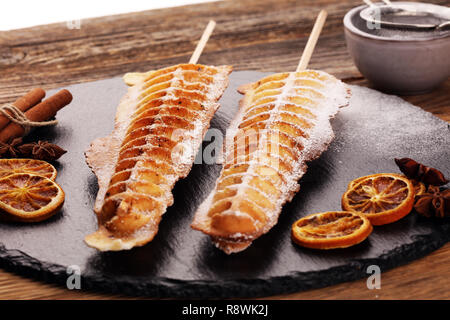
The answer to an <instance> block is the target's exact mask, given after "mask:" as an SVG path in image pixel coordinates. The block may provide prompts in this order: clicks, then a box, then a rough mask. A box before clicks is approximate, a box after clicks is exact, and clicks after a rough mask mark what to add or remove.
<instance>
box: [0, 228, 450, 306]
mask: <svg viewBox="0 0 450 320" xmlns="http://www.w3.org/2000/svg"><path fill="white" fill-rule="evenodd" d="M449 241H450V224H445V225H442V226H441V227H439V228H437V229H436V230H435V231H434V232H433V233H431V234H427V235H419V236H415V237H414V239H413V242H412V243H410V244H404V245H402V246H400V247H397V248H395V249H393V250H391V251H389V252H387V253H386V254H383V255H381V256H380V257H378V258H373V259H356V260H351V261H349V263H348V264H346V265H343V266H338V267H333V268H330V269H327V270H323V271H313V272H293V273H291V274H290V275H287V276H282V277H270V278H257V279H242V280H224V281H216V282H209V281H204V280H202V281H195V280H192V281H183V280H177V279H168V278H160V277H155V278H152V279H148V278H139V277H129V276H124V277H121V278H114V277H109V276H107V275H103V274H89V275H86V276H83V277H82V290H86V289H87V290H92V291H102V292H109V293H117V294H126V295H131V296H148V297H157V298H169V297H170V298H250V297H263V296H272V295H277V294H288V293H294V292H299V291H305V290H310V289H318V288H323V287H327V286H331V285H335V284H338V283H342V282H347V281H353V280H357V279H361V278H365V277H368V276H369V275H368V274H367V273H366V270H367V267H368V266H369V265H372V264H376V265H378V266H379V267H380V268H381V270H382V271H383V272H385V271H387V270H390V269H392V268H394V267H397V266H400V265H404V264H407V263H409V262H411V261H413V260H416V259H419V258H421V257H423V256H425V255H427V254H429V253H431V252H433V251H435V250H437V249H439V248H440V247H442V246H443V245H444V244H446V243H447V242H449ZM0 267H1V268H3V269H5V270H7V271H10V272H14V273H17V274H19V275H23V276H27V277H31V278H34V279H37V280H41V281H45V282H48V283H56V284H59V285H63V286H65V285H66V280H67V274H66V267H64V266H61V265H57V264H52V263H46V262H40V261H38V260H37V259H35V258H33V257H31V256H29V255H27V254H26V253H23V252H21V251H20V250H8V249H6V248H5V246H4V245H2V244H0Z"/></svg>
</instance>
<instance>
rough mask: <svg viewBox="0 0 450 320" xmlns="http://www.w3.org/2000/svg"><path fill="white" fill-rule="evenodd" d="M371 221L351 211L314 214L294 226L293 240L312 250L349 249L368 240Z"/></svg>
mask: <svg viewBox="0 0 450 320" xmlns="http://www.w3.org/2000/svg"><path fill="white" fill-rule="evenodd" d="M372 230H373V227H372V224H371V223H370V221H369V220H368V219H367V218H366V217H364V216H363V215H361V214H358V213H355V212H349V211H328V212H321V213H314V214H311V215H309V216H306V217H304V218H301V219H300V220H297V221H296V222H295V223H294V224H293V225H292V234H291V235H292V240H293V241H294V242H295V243H297V244H298V245H300V246H303V247H307V248H312V249H336V248H347V247H350V246H353V245H355V244H358V243H360V242H362V241H364V239H366V238H367V237H368V236H369V234H370V233H371V232H372Z"/></svg>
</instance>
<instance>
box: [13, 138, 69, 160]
mask: <svg viewBox="0 0 450 320" xmlns="http://www.w3.org/2000/svg"><path fill="white" fill-rule="evenodd" d="M19 150H20V152H21V153H22V154H23V155H26V156H29V157H30V158H33V159H38V160H45V161H54V160H57V159H59V158H60V157H61V156H62V155H63V154H64V153H66V152H67V151H66V150H64V149H63V148H61V147H59V146H57V145H56V144H53V143H50V142H48V141H41V140H39V141H38V142H32V143H27V144H24V145H22V146H20V147H19Z"/></svg>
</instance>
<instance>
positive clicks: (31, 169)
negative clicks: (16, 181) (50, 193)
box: [0, 159, 57, 180]
mask: <svg viewBox="0 0 450 320" xmlns="http://www.w3.org/2000/svg"><path fill="white" fill-rule="evenodd" d="M15 173H30V174H36V175H39V176H43V177H46V178H49V179H51V180H55V178H56V174H57V171H56V169H55V167H54V166H52V165H51V164H50V163H48V162H45V161H42V160H34V159H0V179H1V178H5V177H7V176H9V175H12V174H15Z"/></svg>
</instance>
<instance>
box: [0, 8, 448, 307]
mask: <svg viewBox="0 0 450 320" xmlns="http://www.w3.org/2000/svg"><path fill="white" fill-rule="evenodd" d="M428 2H433V3H437V4H441V5H447V6H448V5H449V4H450V2H449V1H442V0H441V1H439V0H437V1H428ZM360 3H361V1H359V0H351V1H342V0H303V1H288V0H244V1H219V2H212V3H206V4H199V5H192V6H184V7H178V8H169V9H162V10H152V11H144V12H138V13H130V14H123V15H116V16H109V17H102V18H95V19H88V20H83V21H81V25H80V28H79V29H69V28H68V27H67V24H66V23H57V24H51V25H45V26H39V27H33V28H28V29H21V30H14V31H7V32H0V104H1V103H6V102H10V101H13V100H14V99H15V98H17V97H18V96H20V95H22V94H24V93H25V92H26V91H28V90H29V89H31V88H34V87H38V86H39V87H43V88H44V89H51V88H58V87H62V86H66V85H69V84H74V83H80V82H86V81H93V80H98V79H104V78H109V77H114V76H119V75H122V74H123V73H125V72H129V71H147V70H151V69H155V68H160V67H163V66H167V65H171V64H176V63H180V62H185V61H188V60H189V57H190V55H191V53H192V50H193V49H194V47H195V44H196V41H197V40H198V38H199V37H200V35H201V33H202V31H203V29H204V27H205V25H206V24H207V22H208V20H210V19H215V20H216V21H217V27H216V29H215V31H214V33H213V35H212V37H211V39H210V40H209V42H208V44H207V46H206V48H205V51H204V52H203V54H202V56H201V58H200V61H199V62H200V63H204V64H214V65H219V64H231V65H233V66H234V68H235V70H260V71H275V72H279V71H290V70H294V69H295V67H296V65H297V63H298V59H299V56H300V54H301V52H302V48H303V47H304V46H305V44H306V40H307V37H308V35H309V33H310V31H311V28H312V25H313V22H314V19H315V16H316V15H317V13H318V12H319V10H320V9H322V8H325V9H327V11H328V13H329V16H328V19H327V22H326V25H325V27H324V30H323V32H322V35H321V37H320V39H319V42H318V44H317V47H316V50H315V52H314V55H313V57H312V59H311V62H310V65H309V67H310V68H314V69H321V70H324V71H326V72H329V73H332V74H334V75H336V76H337V77H339V78H341V79H343V80H344V81H346V82H348V83H352V84H359V85H366V86H370V84H368V83H367V82H366V80H365V79H364V78H363V77H362V76H361V74H360V73H359V72H358V70H357V69H356V67H355V66H354V64H353V62H352V60H351V58H350V56H349V55H348V53H347V50H346V46H345V40H344V32H343V26H342V18H343V16H344V14H345V13H346V12H347V11H348V10H349V9H350V8H352V7H355V6H357V5H359V4H360ZM403 98H404V99H405V100H407V101H409V102H411V103H413V104H415V105H418V106H420V107H422V108H423V109H425V110H427V111H430V112H432V113H433V114H435V115H436V116H438V117H440V118H442V119H444V120H446V121H450V80H447V81H446V82H445V83H444V84H443V85H442V86H440V87H439V88H438V89H436V90H435V91H434V92H432V93H429V94H424V95H420V96H410V97H403ZM449 266H450V244H447V245H446V246H444V247H443V248H441V249H440V250H437V251H436V252H434V253H432V254H430V255H428V256H427V257H425V258H422V259H420V260H418V261H415V262H413V263H410V264H408V265H405V266H401V267H398V268H396V269H394V270H391V271H388V272H385V273H383V274H382V277H381V289H380V290H369V289H367V286H366V279H363V280H359V281H355V282H349V283H343V284H339V285H336V286H332V287H328V288H324V289H319V290H313V291H307V292H300V293H295V294H290V295H284V296H277V297H271V298H278V299H449V298H450V268H449ZM117 297H119V296H112V295H108V294H102V293H95V292H84V291H82V290H81V291H69V290H66V289H64V288H60V287H57V286H54V285H51V284H44V283H40V282H36V281H34V280H30V279H26V278H23V277H20V276H17V275H14V274H11V273H8V272H6V271H3V270H1V269H0V299H87V298H89V299H91V298H97V299H111V298H117Z"/></svg>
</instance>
